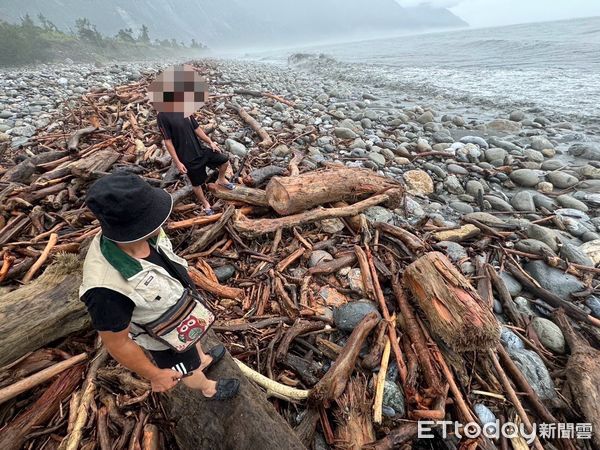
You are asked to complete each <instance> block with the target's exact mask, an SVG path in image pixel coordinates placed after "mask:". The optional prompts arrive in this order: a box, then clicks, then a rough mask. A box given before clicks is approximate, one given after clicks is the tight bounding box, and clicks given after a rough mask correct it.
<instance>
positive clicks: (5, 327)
mask: <svg viewBox="0 0 600 450" xmlns="http://www.w3.org/2000/svg"><path fill="white" fill-rule="evenodd" d="M80 284H81V270H80V261H79V260H78V258H77V256H76V255H73V254H64V255H60V256H57V259H56V261H55V262H54V263H53V264H51V265H50V266H49V267H48V268H47V269H46V271H45V272H44V273H43V274H42V275H41V276H40V277H38V278H36V279H35V280H34V281H32V282H31V283H29V284H27V285H26V286H23V287H21V288H19V289H16V290H14V291H12V292H9V293H8V294H6V295H5V296H4V297H3V298H2V301H1V302H0V336H2V339H0V366H2V365H4V364H7V363H10V362H11V361H14V360H15V359H17V358H19V357H21V356H22V355H24V354H25V353H27V352H29V351H32V350H37V349H38V348H40V347H42V346H44V345H46V344H48V343H49V342H52V341H55V340H56V339H59V338H62V337H64V336H67V335H69V334H71V333H73V332H76V331H79V330H81V329H83V328H85V327H86V326H88V324H89V317H88V314H87V312H86V310H85V305H84V304H83V302H81V301H80V300H79V298H78V293H77V290H78V289H79V285H80Z"/></svg>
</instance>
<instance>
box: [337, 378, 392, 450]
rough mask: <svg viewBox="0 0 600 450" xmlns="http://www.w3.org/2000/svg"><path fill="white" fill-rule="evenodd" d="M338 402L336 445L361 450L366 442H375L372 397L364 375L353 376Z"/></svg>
mask: <svg viewBox="0 0 600 450" xmlns="http://www.w3.org/2000/svg"><path fill="white" fill-rule="evenodd" d="M383 373H385V371H384V372H383ZM336 402H337V404H338V408H337V409H336V411H335V419H336V422H337V424H338V426H337V428H336V430H335V438H336V447H338V448H344V449H348V450H361V449H362V448H363V446H364V445H365V444H369V443H371V442H373V441H374V440H375V430H374V429H373V422H372V421H371V403H372V398H371V396H370V395H369V390H368V388H367V382H366V380H365V379H364V377H355V378H352V380H350V382H349V383H348V386H347V387H346V391H345V392H344V394H343V395H342V396H341V397H340V398H339V399H338V400H337V401H336Z"/></svg>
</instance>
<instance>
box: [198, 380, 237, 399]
mask: <svg viewBox="0 0 600 450" xmlns="http://www.w3.org/2000/svg"><path fill="white" fill-rule="evenodd" d="M239 390H240V380H238V379H237V378H220V379H219V381H217V392H216V394H215V395H213V396H212V397H205V398H206V400H229V399H230V398H233V397H235V396H236V395H237V393H238V391H239Z"/></svg>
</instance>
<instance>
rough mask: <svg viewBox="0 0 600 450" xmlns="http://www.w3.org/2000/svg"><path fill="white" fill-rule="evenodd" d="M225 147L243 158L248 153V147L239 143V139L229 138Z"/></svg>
mask: <svg viewBox="0 0 600 450" xmlns="http://www.w3.org/2000/svg"><path fill="white" fill-rule="evenodd" d="M225 148H226V149H227V150H228V151H229V152H230V153H233V154H234V155H235V156H238V157H240V158H243V157H244V156H246V153H248V149H247V148H246V146H245V145H244V144H241V143H239V142H238V141H234V140H233V139H227V140H226V141H225Z"/></svg>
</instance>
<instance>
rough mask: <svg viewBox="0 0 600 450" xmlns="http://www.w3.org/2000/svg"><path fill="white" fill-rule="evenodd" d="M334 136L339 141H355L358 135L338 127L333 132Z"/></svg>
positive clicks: (348, 129)
mask: <svg viewBox="0 0 600 450" xmlns="http://www.w3.org/2000/svg"><path fill="white" fill-rule="evenodd" d="M333 133H334V134H335V136H336V137H337V138H339V139H356V138H357V137H358V134H356V133H355V132H354V131H352V130H351V129H350V128H344V127H338V128H336V129H335V130H333Z"/></svg>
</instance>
